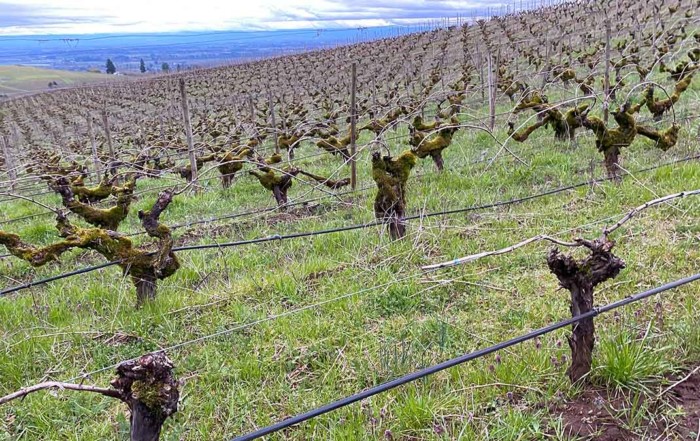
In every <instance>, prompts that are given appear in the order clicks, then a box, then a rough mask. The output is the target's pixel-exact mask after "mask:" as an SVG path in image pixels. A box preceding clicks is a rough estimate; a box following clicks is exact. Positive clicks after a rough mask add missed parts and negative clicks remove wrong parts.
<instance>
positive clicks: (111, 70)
mask: <svg viewBox="0 0 700 441" xmlns="http://www.w3.org/2000/svg"><path fill="white" fill-rule="evenodd" d="M106 67H107V69H106V72H107V73H108V74H113V73H115V72H116V71H117V67H116V66H115V65H114V63H112V60H111V59H109V58H107V65H106Z"/></svg>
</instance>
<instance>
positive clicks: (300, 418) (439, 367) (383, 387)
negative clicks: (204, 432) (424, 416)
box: [231, 273, 700, 441]
mask: <svg viewBox="0 0 700 441" xmlns="http://www.w3.org/2000/svg"><path fill="white" fill-rule="evenodd" d="M698 279H700V273H698V274H695V275H694V276H689V277H686V278H683V279H680V280H676V281H675V282H670V283H667V284H665V285H661V286H658V287H656V288H653V289H650V290H648V291H644V292H641V293H638V294H635V295H632V296H629V297H626V298H624V299H622V300H618V301H616V302H613V303H609V304H607V305H605V306H600V307H598V308H593V309H592V310H591V311H589V312H587V313H585V314H581V315H578V316H576V317H571V318H569V319H566V320H562V321H559V322H556V323H552V324H551V325H548V326H545V327H543V328H539V329H536V330H534V331H531V332H529V333H527V334H524V335H521V336H519V337H515V338H512V339H510V340H506V341H504V342H501V343H498V344H495V345H493V346H489V347H487V348H484V349H479V350H478V351H474V352H471V353H468V354H464V355H462V356H460V357H457V358H453V359H451V360H447V361H443V362H442V363H439V364H436V365H434V366H431V367H428V368H425V369H421V370H419V371H416V372H413V373H411V374H408V375H405V376H403V377H400V378H397V379H394V380H391V381H388V382H386V383H382V384H380V385H378V386H374V387H372V388H369V389H366V390H364V391H362V392H359V393H357V394H354V395H350V396H348V397H345V398H342V399H340V400H337V401H334V402H332V403H328V404H326V405H324V406H321V407H318V408H316V409H314V410H311V411H308V412H305V413H302V414H299V415H296V416H294V417H292V418H288V419H286V420H283V421H280V422H279V423H276V424H273V425H270V426H267V427H264V428H262V429H259V430H256V431H255V432H251V433H249V434H247V435H243V436H239V437H236V438H234V439H232V440H231V441H250V440H254V439H258V438H261V437H263V436H266V435H270V434H272V433H275V432H279V431H280V430H283V429H287V428H289V427H292V426H294V425H297V424H299V423H302V422H304V421H307V420H310V419H312V418H315V417H317V416H321V415H323V414H326V413H329V412H332V411H334V410H336V409H340V408H341V407H345V406H348V405H350V404H353V403H355V402H357V401H361V400H364V399H365V398H369V397H372V396H374V395H377V394H380V393H382V392H386V391H388V390H391V389H395V388H397V387H399V386H402V385H404V384H406V383H410V382H413V381H416V380H419V379H421V378H425V377H427V376H429V375H433V374H435V373H437V372H440V371H443V370H445V369H449V368H451V367H454V366H457V365H460V364H463V363H466V362H469V361H472V360H476V359H477V358H482V357H484V356H486V355H489V354H492V353H494V352H497V351H500V350H501V349H505V348H508V347H511V346H514V345H517V344H520V343H523V342H525V341H528V340H532V339H534V338H537V337H539V336H542V335H544V334H548V333H550V332H553V331H556V330H557V329H561V328H563V327H566V326H569V325H571V324H574V323H576V322H578V321H580V320H584V319H589V318H594V317H596V316H598V315H599V314H602V313H605V312H609V311H612V310H614V309H617V308H620V307H622V306H626V305H628V304H630V303H634V302H637V301H639V300H643V299H646V298H648V297H651V296H654V295H656V294H660V293H662V292H665V291H668V290H671V289H674V288H677V287H679V286H682V285H685V284H688V283H691V282H694V281H696V280H698Z"/></svg>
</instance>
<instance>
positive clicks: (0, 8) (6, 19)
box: [0, 1, 111, 28]
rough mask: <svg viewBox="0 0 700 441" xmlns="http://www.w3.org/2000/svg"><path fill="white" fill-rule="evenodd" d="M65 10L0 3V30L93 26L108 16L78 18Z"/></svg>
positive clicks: (68, 10)
mask: <svg viewBox="0 0 700 441" xmlns="http://www.w3.org/2000/svg"><path fill="white" fill-rule="evenodd" d="M76 15H77V14H75V13H74V12H71V10H70V9H66V8H60V7H59V8H57V7H44V8H37V7H36V6H28V5H23V4H20V3H9V2H2V1H0V28H5V27H7V28H10V27H41V26H56V25H75V24H93V23H100V22H104V20H108V19H110V18H111V17H109V16H92V17H79V16H76Z"/></svg>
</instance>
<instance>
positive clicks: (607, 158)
mask: <svg viewBox="0 0 700 441" xmlns="http://www.w3.org/2000/svg"><path fill="white" fill-rule="evenodd" d="M603 158H604V159H603V164H604V165H605V172H606V173H607V175H608V178H610V180H611V181H614V182H619V181H620V167H618V164H619V161H620V148H619V147H616V146H612V147H610V148H608V149H606V150H604V151H603Z"/></svg>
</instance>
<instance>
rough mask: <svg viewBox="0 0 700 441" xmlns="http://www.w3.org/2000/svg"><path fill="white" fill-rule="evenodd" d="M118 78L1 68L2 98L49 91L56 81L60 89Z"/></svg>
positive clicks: (93, 74) (92, 74) (14, 67)
mask: <svg viewBox="0 0 700 441" xmlns="http://www.w3.org/2000/svg"><path fill="white" fill-rule="evenodd" d="M115 79H116V77H114V76H112V75H107V74H99V73H91V72H74V71H68V70H55V69H43V68H38V67H31V66H0V96H1V95H5V96H9V97H11V96H13V95H18V94H24V93H28V92H40V91H45V90H48V89H49V86H48V84H49V82H52V81H56V82H57V83H58V87H70V86H80V85H83V84H93V83H104V82H107V81H114V80H115Z"/></svg>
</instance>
